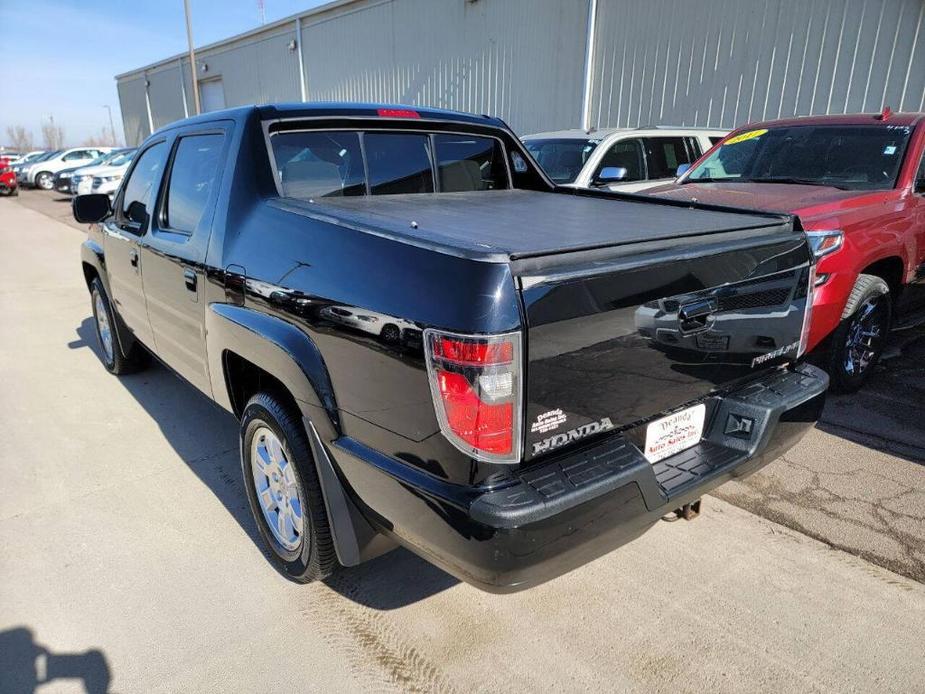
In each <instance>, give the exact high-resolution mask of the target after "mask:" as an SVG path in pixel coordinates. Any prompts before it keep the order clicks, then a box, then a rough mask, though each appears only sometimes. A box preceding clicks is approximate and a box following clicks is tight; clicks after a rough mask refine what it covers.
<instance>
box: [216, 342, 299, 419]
mask: <svg viewBox="0 0 925 694" xmlns="http://www.w3.org/2000/svg"><path fill="white" fill-rule="evenodd" d="M222 366H223V369H224V376H225V386H226V387H227V388H228V397H229V400H230V401H231V411H232V412H233V413H234V416H235V417H237V418H238V419H240V418H241V415H242V414H243V413H244V408H245V407H246V406H247V403H248V402H249V401H250V399H251V398H252V397H254V396H255V395H256V394H257V393H261V392H265V393H270V394H272V395H273V396H274V397H276V398H277V399H279V400H280V402H282V403H283V404H285V405H286V406H287V407H291V408H292V409H293V410H295V411H299V410H300V409H301V408H300V407H299V404H298V401H297V400H296V398H295V396H294V395H293V394H292V392H291V391H290V390H289V388H288V387H287V386H286V384H285V383H283V382H282V381H281V380H280V379H279V378H277V377H276V376H274V375H273V374H271V373H270V372H269V371H267V370H266V369H264V368H262V367H260V366H257V364H255V363H253V362H252V361H250V360H248V359H246V358H244V357H242V356H241V355H239V354H237V353H236V352H233V351H231V350H227V349H226V350H225V351H224V352H223V353H222Z"/></svg>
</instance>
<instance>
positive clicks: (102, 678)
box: [0, 627, 112, 694]
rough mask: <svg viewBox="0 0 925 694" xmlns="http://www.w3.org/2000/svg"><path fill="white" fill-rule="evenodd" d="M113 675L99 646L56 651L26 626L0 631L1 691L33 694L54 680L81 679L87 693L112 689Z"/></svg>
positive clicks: (94, 693)
mask: <svg viewBox="0 0 925 694" xmlns="http://www.w3.org/2000/svg"><path fill="white" fill-rule="evenodd" d="M111 679H112V677H111V674H110V671H109V663H108V662H107V661H106V656H105V655H103V652H102V651H100V650H98V649H95V648H94V649H90V650H88V651H84V652H83V653H56V652H54V651H52V650H50V649H48V648H46V647H45V646H43V645H42V644H39V643H36V642H35V636H34V634H33V633H32V630H31V629H28V628H27V627H13V628H12V629H5V630H3V631H0V692H3V693H4V694H31V692H35V691H36V690H37V689H38V687H40V686H43V685H46V684H48V683H50V682H52V681H55V680H78V681H80V683H81V684H83V688H84V691H86V692H87V693H88V694H103V693H104V692H108V691H109V684H110V681H111Z"/></svg>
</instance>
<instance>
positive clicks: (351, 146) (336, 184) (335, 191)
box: [272, 132, 366, 200]
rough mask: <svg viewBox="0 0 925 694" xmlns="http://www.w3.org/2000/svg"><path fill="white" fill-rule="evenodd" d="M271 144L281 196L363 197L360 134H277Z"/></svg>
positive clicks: (364, 187)
mask: <svg viewBox="0 0 925 694" xmlns="http://www.w3.org/2000/svg"><path fill="white" fill-rule="evenodd" d="M272 144H273V156H274V158H275V159H276V170H277V172H278V176H279V179H280V183H281V184H282V192H283V196H284V197H287V198H303V199H306V200H307V199H309V198H324V197H344V196H350V195H365V194H366V179H365V175H364V173H363V155H362V153H361V150H360V135H359V133H356V132H290V133H280V134H278V135H274V136H273V139H272Z"/></svg>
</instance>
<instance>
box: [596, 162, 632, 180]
mask: <svg viewBox="0 0 925 694" xmlns="http://www.w3.org/2000/svg"><path fill="white" fill-rule="evenodd" d="M627 173H629V172H628V171H627V170H626V169H624V168H623V167H622V166H605V167H604V168H603V169H601V171H600V173H599V174H598V175H597V176H596V177H595V179H594V181H595V183H615V182H616V181H622V180H623V179H624V178H626V175H627Z"/></svg>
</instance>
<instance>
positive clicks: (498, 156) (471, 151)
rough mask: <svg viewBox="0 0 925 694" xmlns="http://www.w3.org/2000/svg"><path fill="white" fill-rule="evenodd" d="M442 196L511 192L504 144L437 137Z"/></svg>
mask: <svg viewBox="0 0 925 694" xmlns="http://www.w3.org/2000/svg"><path fill="white" fill-rule="evenodd" d="M434 149H435V150H436V153H437V177H438V179H439V181H440V192H443V193H456V192H465V191H470V190H496V189H499V188H507V187H508V185H507V170H506V167H505V164H504V151H503V149H502V147H501V143H500V142H498V141H497V140H494V139H492V138H488V137H470V136H468V135H435V136H434Z"/></svg>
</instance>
